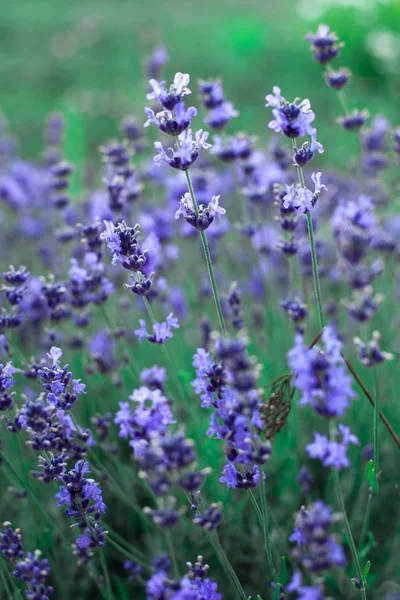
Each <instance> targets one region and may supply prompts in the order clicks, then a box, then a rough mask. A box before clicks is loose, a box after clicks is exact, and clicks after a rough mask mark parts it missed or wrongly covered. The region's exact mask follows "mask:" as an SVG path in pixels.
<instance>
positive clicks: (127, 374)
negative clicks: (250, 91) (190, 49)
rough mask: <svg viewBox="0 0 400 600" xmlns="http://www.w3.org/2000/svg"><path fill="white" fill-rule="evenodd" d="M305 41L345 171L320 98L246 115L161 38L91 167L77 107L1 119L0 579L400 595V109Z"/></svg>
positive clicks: (303, 594)
mask: <svg viewBox="0 0 400 600" xmlns="http://www.w3.org/2000/svg"><path fill="white" fill-rule="evenodd" d="M305 39H306V42H308V43H309V44H310V47H311V54H312V58H313V59H314V61H315V62H316V63H319V65H321V66H322V67H321V68H323V71H322V75H323V78H324V79H325V82H326V84H327V86H328V87H329V88H331V89H326V94H327V95H328V94H336V95H337V99H338V114H339V113H340V114H339V116H338V115H336V116H333V118H332V128H334V127H338V126H340V127H341V128H342V129H343V138H342V143H343V147H347V145H352V147H353V146H354V147H355V146H356V144H355V143H353V141H352V138H356V139H357V140H358V148H359V150H358V151H357V154H356V155H355V156H354V157H353V158H352V159H351V160H350V161H349V164H348V169H347V171H346V172H338V171H337V170H335V169H334V165H331V164H329V162H327V161H326V160H325V168H324V170H323V172H321V171H319V168H320V167H319V160H320V155H321V154H322V153H324V151H325V153H328V152H329V144H330V140H329V138H328V139H321V138H320V136H319V135H318V113H315V112H314V111H313V110H312V106H311V102H310V100H309V99H299V98H295V99H294V100H293V101H291V100H290V99H289V100H287V99H286V98H285V97H284V96H283V95H282V94H283V93H284V91H283V90H281V89H280V88H279V87H278V86H277V85H273V84H275V83H279V82H270V83H269V84H267V83H266V84H265V95H266V105H265V106H266V112H265V115H266V126H265V131H263V132H259V137H258V139H257V138H256V137H253V136H249V135H247V134H246V133H243V132H238V131H237V130H236V132H235V133H231V134H227V133H226V129H228V128H231V127H239V128H240V114H239V111H238V110H237V108H236V107H234V105H233V103H232V102H230V101H229V99H227V98H226V97H225V92H224V89H223V85H222V83H221V81H220V80H210V81H203V80H201V81H199V83H198V85H197V84H196V83H193V80H192V81H191V78H190V76H189V74H187V73H181V72H177V73H176V74H175V76H174V77H173V81H172V83H170V82H166V81H164V80H163V79H162V77H163V75H162V71H163V68H164V67H165V65H166V63H167V62H168V56H167V53H166V50H165V49H164V48H161V47H158V48H156V49H155V51H154V53H153V55H152V56H151V57H150V58H149V59H148V60H147V61H146V62H145V72H146V81H148V84H147V83H146V86H147V96H146V98H147V106H146V107H145V108H144V113H145V115H146V117H147V120H145V119H146V117H143V116H142V115H136V116H131V115H129V116H127V117H126V118H125V119H124V120H123V122H122V123H121V124H120V127H119V135H117V134H116V138H115V139H114V140H111V141H106V142H105V143H104V144H103V145H102V146H101V148H100V155H99V158H98V160H97V162H98V164H97V167H98V169H97V173H96V174H94V173H93V172H89V171H88V173H85V172H84V165H81V164H76V165H73V163H74V157H73V156H67V155H66V153H65V149H64V140H65V137H66V136H68V121H67V123H65V122H64V118H63V116H62V115H61V114H58V113H53V114H51V115H49V117H48V119H47V122H46V125H45V131H44V140H45V143H44V148H43V152H42V154H41V156H40V157H38V159H37V161H35V162H33V161H29V160H26V159H24V158H23V156H18V155H17V154H16V153H15V152H16V151H15V144H14V143H10V140H11V138H10V137H9V135H8V133H7V132H6V131H3V132H2V133H1V137H0V147H1V165H0V201H1V203H0V227H1V233H2V266H3V271H4V272H3V274H2V278H3V282H2V285H1V302H2V305H1V309H0V359H1V364H0V412H1V421H0V423H1V447H0V456H1V470H0V486H1V493H2V516H3V520H4V523H3V526H2V528H1V529H0V552H1V555H0V582H1V586H0V587H1V598H7V599H11V598H14V599H17V598H23V597H26V598H28V600H47V599H48V598H60V599H64V598H65V599H68V598H72V597H74V596H75V597H79V598H82V599H89V598H104V599H105V600H113V599H114V600H116V599H117V598H118V599H121V600H125V599H128V598H135V599H140V598H147V599H148V600H220V599H222V598H225V599H230V598H232V599H236V598H240V599H242V600H249V599H251V598H252V599H253V600H256V599H258V600H267V599H268V598H270V599H273V600H283V599H292V598H293V599H295V598H297V599H300V600H322V599H331V598H337V599H340V598H357V597H360V598H362V599H366V598H369V599H373V598H376V599H378V598H379V599H381V598H386V599H387V600H389V599H393V598H398V597H400V592H399V590H400V586H399V581H398V579H397V582H396V576H397V578H398V572H399V571H398V564H397V559H396V556H398V550H399V535H398V524H397V523H398V488H397V483H396V482H397V478H398V470H397V463H398V460H397V453H398V452H399V450H400V439H399V437H398V435H397V433H396V432H397V431H399V409H398V406H397V402H396V381H397V379H396V369H397V366H396V365H397V362H398V357H397V353H398V348H399V339H398V335H397V324H398V315H397V311H396V306H397V305H396V299H397V297H398V283H399V279H398V276H399V269H398V259H399V250H400V247H399V243H398V237H399V233H400V221H399V217H398V215H397V210H396V202H395V201H394V199H395V196H396V193H397V189H398V175H397V170H398V166H399V156H400V130H399V128H396V124H393V125H391V124H390V123H389V121H388V120H387V119H386V118H385V117H384V116H383V115H373V116H371V117H370V115H368V113H367V111H366V110H364V109H363V108H362V107H361V108H358V107H357V108H353V107H352V104H351V93H349V94H347V85H348V84H349V81H350V72H349V70H348V69H347V68H346V67H343V66H341V65H340V62H341V59H342V54H343V55H344V54H345V52H344V51H342V47H343V44H342V43H341V42H340V40H339V38H338V36H337V35H336V34H335V33H332V32H331V31H330V29H329V27H328V26H327V25H320V26H319V27H318V29H317V31H316V33H309V34H308V35H306V36H305ZM298 43H299V44H300V43H301V42H300V41H299V42H298ZM303 43H305V42H303ZM177 67H179V65H177ZM314 67H315V68H320V67H319V66H318V65H314ZM314 67H313V65H312V64H311V63H310V69H311V68H314ZM192 75H195V76H196V77H201V75H202V74H201V73H196V74H192ZM321 81H322V84H323V80H321ZM270 88H272V93H269V92H270ZM144 96H145V94H144ZM143 100H145V97H144V98H143ZM189 104H193V105H194V106H189ZM335 117H337V118H336V121H337V123H335ZM232 119H233V120H234V121H233V123H232V125H231V124H230V122H231V120H232ZM268 122H269V125H268ZM153 126H155V127H153ZM268 128H269V130H268ZM116 131H118V129H117V128H116ZM268 131H269V133H268ZM349 140H350V141H349ZM153 146H154V150H152V147H153ZM22 154H23V153H22ZM100 156H101V160H102V164H101V163H100ZM75 168H77V169H78V171H79V175H80V176H79V177H78V175H77V173H76V171H75ZM13 265H14V266H13ZM381 345H382V347H383V348H385V350H383V349H382V347H381Z"/></svg>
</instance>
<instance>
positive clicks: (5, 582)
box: [0, 554, 13, 598]
mask: <svg viewBox="0 0 400 600" xmlns="http://www.w3.org/2000/svg"><path fill="white" fill-rule="evenodd" d="M2 567H4V569H3V568H2ZM4 573H5V574H6V575H4ZM9 575H10V573H9V571H8V568H7V565H6V562H5V560H4V558H3V556H2V555H1V554H0V580H1V583H2V585H3V589H4V592H5V594H6V598H11V597H12V595H13V593H12V592H11V591H10V588H9V587H8V578H9ZM1 597H3V595H1Z"/></svg>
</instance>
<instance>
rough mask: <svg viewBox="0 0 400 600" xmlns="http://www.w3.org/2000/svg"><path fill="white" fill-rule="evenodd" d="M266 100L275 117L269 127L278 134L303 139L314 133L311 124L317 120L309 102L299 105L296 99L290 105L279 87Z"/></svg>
mask: <svg viewBox="0 0 400 600" xmlns="http://www.w3.org/2000/svg"><path fill="white" fill-rule="evenodd" d="M266 100H267V103H266V105H265V106H271V107H272V114H273V116H274V119H273V120H272V121H270V123H269V124H268V127H270V128H271V129H273V130H274V131H275V132H276V133H279V132H282V133H283V134H284V135H286V136H287V137H290V138H297V137H303V136H305V135H307V134H308V135H311V134H312V133H313V128H312V126H311V123H312V122H313V121H314V119H315V114H314V113H313V111H312V110H311V104H310V101H309V100H303V101H302V102H301V103H300V104H298V100H297V99H296V100H294V101H293V102H292V103H289V102H287V101H286V100H285V98H284V97H283V96H282V95H281V90H280V88H279V87H277V86H275V87H274V88H273V94H269V95H268V96H266Z"/></svg>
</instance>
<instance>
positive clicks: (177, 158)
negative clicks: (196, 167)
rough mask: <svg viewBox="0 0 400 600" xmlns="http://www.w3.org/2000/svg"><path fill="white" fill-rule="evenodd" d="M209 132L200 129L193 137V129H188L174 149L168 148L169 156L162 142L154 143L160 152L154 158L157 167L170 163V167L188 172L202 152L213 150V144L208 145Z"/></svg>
mask: <svg viewBox="0 0 400 600" xmlns="http://www.w3.org/2000/svg"><path fill="white" fill-rule="evenodd" d="M208 135H209V134H208V132H207V131H203V130H202V129H199V131H196V134H195V136H194V137H193V132H192V130H191V129H186V130H185V131H183V132H182V133H181V134H180V135H179V136H178V139H179V144H176V145H175V146H174V147H173V148H168V152H169V154H168V153H167V152H166V151H165V150H164V148H163V145H162V144H161V142H154V147H155V148H156V150H158V154H157V155H156V156H155V157H154V162H155V164H156V165H160V164H161V163H162V162H163V161H164V162H166V163H168V164H169V166H170V167H173V168H174V169H179V170H181V171H187V169H189V167H191V165H192V164H193V163H194V162H195V161H196V160H197V159H198V157H199V155H200V150H201V149H202V148H204V149H205V150H207V149H208V148H211V144H208V143H207V139H208Z"/></svg>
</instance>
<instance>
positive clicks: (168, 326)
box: [134, 313, 180, 344]
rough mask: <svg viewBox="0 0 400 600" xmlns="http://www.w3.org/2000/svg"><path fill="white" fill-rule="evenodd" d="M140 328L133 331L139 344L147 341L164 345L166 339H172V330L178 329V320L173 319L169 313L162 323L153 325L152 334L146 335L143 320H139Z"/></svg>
mask: <svg viewBox="0 0 400 600" xmlns="http://www.w3.org/2000/svg"><path fill="white" fill-rule="evenodd" d="M139 324H140V328H139V329H136V330H135V332H134V333H135V335H136V336H137V338H138V339H139V342H142V341H143V340H149V342H151V343H152V344H165V342H166V341H167V339H169V338H172V337H174V336H173V333H172V330H173V329H178V328H179V327H180V325H179V322H178V319H177V318H176V317H174V315H173V313H170V314H169V315H168V317H167V319H166V321H163V322H162V323H154V325H153V333H152V334H151V333H148V331H147V328H146V322H145V321H144V320H143V319H139Z"/></svg>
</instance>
